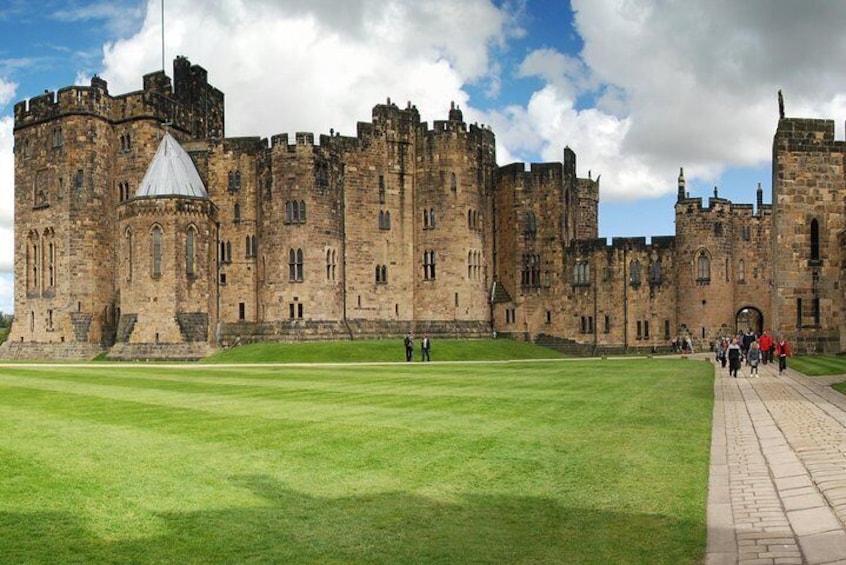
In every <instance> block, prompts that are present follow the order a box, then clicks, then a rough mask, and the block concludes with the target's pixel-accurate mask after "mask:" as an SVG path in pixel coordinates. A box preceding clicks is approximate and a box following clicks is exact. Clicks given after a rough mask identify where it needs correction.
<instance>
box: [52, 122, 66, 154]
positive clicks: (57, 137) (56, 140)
mask: <svg viewBox="0 0 846 565" xmlns="http://www.w3.org/2000/svg"><path fill="white" fill-rule="evenodd" d="M64 143H65V140H64V136H63V134H62V128H60V127H57V128H53V149H57V148H59V147H61V146H62V145H64Z"/></svg>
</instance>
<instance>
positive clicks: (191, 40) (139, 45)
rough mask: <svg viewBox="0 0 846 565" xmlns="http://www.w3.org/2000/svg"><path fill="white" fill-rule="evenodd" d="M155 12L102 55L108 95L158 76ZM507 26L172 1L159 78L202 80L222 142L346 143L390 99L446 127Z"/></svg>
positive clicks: (379, 4) (426, 8) (469, 7)
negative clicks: (341, 138)
mask: <svg viewBox="0 0 846 565" xmlns="http://www.w3.org/2000/svg"><path fill="white" fill-rule="evenodd" d="M155 6H158V0H156V1H155V2H152V1H151V2H150V3H149V4H148V12H147V19H146V20H145V22H144V24H143V26H142V28H141V29H140V30H139V31H138V32H137V33H136V34H134V35H132V36H131V37H128V38H126V39H123V40H119V41H115V42H113V43H110V44H107V45H106V46H105V48H104V69H103V72H102V76H103V77H104V78H106V80H108V81H109V89H110V91H112V92H126V91H130V90H137V89H139V88H140V77H141V76H142V75H143V74H145V73H148V72H150V71H151V70H153V69H157V68H160V67H161V45H160V42H161V27H160V18H159V13H158V10H156V9H154V8H155ZM168 22H170V23H168ZM470 22H472V25H468V23H470ZM512 22H513V20H512V18H511V17H510V16H509V14H508V13H506V12H505V11H503V10H501V9H498V8H496V7H495V6H494V5H493V4H492V3H490V2H487V1H482V0H468V1H465V2H452V1H449V0H432V1H428V2H410V1H404V0H403V1H400V0H395V1H391V2H385V1H383V0H379V1H376V0H351V1H349V2H344V3H341V4H340V5H339V3H337V2H328V1H319V2H305V1H302V2H287V3H277V2H270V1H267V2H257V3H254V2H249V3H247V2H245V1H244V0H233V1H227V2H223V1H215V2H208V3H203V4H202V5H200V6H198V5H197V3H196V2H191V1H189V0H173V1H171V2H169V3H168V4H167V13H166V15H165V25H166V30H167V33H166V44H165V50H166V53H167V57H166V60H167V63H166V64H167V67H168V68H167V69H166V72H167V73H168V74H171V72H170V61H172V59H173V57H174V56H175V55H177V54H183V55H186V56H188V57H189V59H191V61H192V62H194V63H197V64H200V65H202V66H203V67H205V68H206V69H207V70H208V71H209V79H210V81H211V82H212V83H213V84H214V85H215V86H217V87H218V88H220V89H221V90H222V91H223V92H224V93H225V95H226V99H227V108H226V111H227V120H226V123H227V132H226V133H227V135H233V136H237V135H261V136H269V135H273V134H276V133H293V132H295V131H313V132H315V133H324V132H326V133H328V131H329V129H330V128H333V129H335V130H336V131H340V132H341V133H342V134H348V135H354V134H355V126H356V122H357V121H368V120H369V118H370V111H371V109H372V107H373V105H374V104H376V103H379V102H383V101H385V99H386V98H387V97H390V98H391V99H392V100H393V101H394V102H396V103H397V104H399V105H400V106H404V105H405V103H406V102H407V101H411V102H412V103H414V104H415V105H416V106H417V107H418V109H419V110H420V111H421V114H422V116H423V119H426V120H430V121H431V120H433V119H445V117H446V113H447V110H448V108H449V104H450V102H451V101H456V102H458V103H459V104H462V105H464V103H465V102H466V100H467V99H468V95H467V94H466V92H464V91H463V90H462V87H463V86H464V85H465V84H467V83H468V82H469V81H485V80H486V79H487V77H489V76H490V74H491V69H492V68H494V66H495V63H494V62H493V61H492V59H491V57H490V51H489V49H487V48H485V47H486V46H490V45H495V44H497V42H499V41H501V38H502V37H503V36H505V35H507V34H508V33H509V31H508V30H510V29H511V27H510V26H511V24H512ZM223 37H225V38H226V48H225V49H221V46H220V41H221V38H223Z"/></svg>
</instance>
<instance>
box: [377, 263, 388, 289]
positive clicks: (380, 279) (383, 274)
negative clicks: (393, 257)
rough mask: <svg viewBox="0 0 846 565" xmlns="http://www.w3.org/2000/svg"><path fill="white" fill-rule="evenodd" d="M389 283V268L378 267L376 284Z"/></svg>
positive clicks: (384, 266)
mask: <svg viewBox="0 0 846 565" xmlns="http://www.w3.org/2000/svg"><path fill="white" fill-rule="evenodd" d="M387 283H388V266H387V265H376V284H387Z"/></svg>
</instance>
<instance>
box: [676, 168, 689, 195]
mask: <svg viewBox="0 0 846 565" xmlns="http://www.w3.org/2000/svg"><path fill="white" fill-rule="evenodd" d="M685 198H687V190H686V186H685V180H684V167H679V193H678V197H677V200H678V201H681V200H684V199H685Z"/></svg>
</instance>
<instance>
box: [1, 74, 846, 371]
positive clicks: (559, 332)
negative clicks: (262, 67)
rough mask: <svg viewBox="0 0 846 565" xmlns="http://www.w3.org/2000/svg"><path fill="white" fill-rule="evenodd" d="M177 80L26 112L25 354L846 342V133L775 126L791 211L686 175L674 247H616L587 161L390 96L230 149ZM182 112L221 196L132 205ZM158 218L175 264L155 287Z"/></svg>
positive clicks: (198, 91)
mask: <svg viewBox="0 0 846 565" xmlns="http://www.w3.org/2000/svg"><path fill="white" fill-rule="evenodd" d="M174 76H175V80H174V82H173V84H171V81H170V79H169V78H168V77H167V76H165V75H164V73H163V72H159V73H152V74H150V75H147V76H145V77H144V89H143V91H141V92H135V93H129V94H126V95H122V96H117V97H113V96H111V95H110V94H109V93H108V88H107V85H106V83H105V81H103V80H102V79H99V78H97V77H95V78H94V79H92V82H91V86H90V87H71V88H68V89H62V90H60V91H59V92H58V93H55V94H53V93H48V94H45V95H43V96H39V97H36V98H33V99H32V100H30V101H28V102H22V103H19V104H17V105H16V106H15V141H16V150H15V171H16V187H15V210H16V236H15V259H16V261H15V281H16V285H15V312H16V321H15V324H14V326H13V328H12V332H11V336H10V340H11V341H12V342H13V343H14V344H15V345H14V348H15V349H14V353H12V350H11V349H10V348H11V346H6V347H5V349H3V350H0V355H7V356H12V355H14V356H22V355H26V354H27V352H29V353H32V354H36V353H37V354H38V355H43V353H44V351H45V348H48V349H49V344H51V343H53V344H57V345H56V347H57V348H58V345H59V344H69V345H68V346H66V347H64V349H63V351H65V352H66V351H74V350H78V351H82V350H83V349H85V348H84V347H82V344H88V345H92V346H95V347H96V348H97V349H100V348H103V347H108V346H110V345H111V344H112V343H114V342H117V345H116V346H115V348H114V349H113V350H112V351H111V352H110V355H111V356H113V357H114V358H121V359H124V358H132V357H133V356H135V357H138V358H160V357H168V356H172V357H174V358H192V357H193V356H195V355H197V354H198V352H200V351H201V350H203V351H205V350H206V349H204V347H205V345H210V344H214V343H220V344H221V345H224V346H231V345H234V344H238V343H247V342H251V341H292V340H305V339H358V338H390V337H392V336H395V335H401V334H402V333H405V332H406V331H409V330H410V331H415V332H418V333H419V332H429V333H438V334H440V335H444V336H447V335H449V336H452V335H464V336H469V337H480V336H483V335H489V334H490V332H492V331H493V332H497V333H500V334H504V335H509V336H513V337H517V338H521V339H534V338H535V337H537V336H539V335H546V336H551V337H552V338H555V339H561V340H567V341H568V342H570V343H572V344H573V346H574V347H579V348H582V349H584V350H592V351H599V350H602V351H612V350H622V351H627V350H632V351H634V350H637V351H650V350H652V349H658V348H660V347H662V346H665V345H666V344H667V342H668V341H669V339H671V338H672V337H675V336H679V335H690V336H692V337H693V338H694V339H695V341H696V342H697V343H698V344H699V345H704V346H706V347H707V345H708V344H710V343H711V342H713V340H715V339H716V338H717V337H719V336H721V335H727V334H731V333H734V332H735V331H737V330H738V329H742V328H739V324H740V323H741V320H746V319H750V318H748V317H744V316H748V313H749V312H754V313H755V314H756V315H757V316H758V319H759V320H763V322H761V323H762V325H764V326H766V327H767V328H777V331H784V332H787V333H788V334H789V335H790V336H791V337H796V338H798V339H802V340H805V342H807V343H811V342H813V344H814V347H819V348H820V349H829V350H839V349H840V348H842V347H844V346H846V344H843V345H840V344H839V339H840V335H841V334H842V333H843V332H841V325H842V323H843V322H842V320H843V308H844V300H843V298H842V291H841V290H840V289H839V284H840V282H839V281H840V269H841V264H842V261H843V252H842V251H840V249H841V248H842V245H841V243H842V242H841V239H843V237H844V236H842V235H840V234H842V233H843V232H844V227H846V226H844V225H843V223H844V217H846V216H844V210H842V198H841V197H839V196H838V195H840V194H842V193H843V189H844V188H845V187H844V186H843V185H844V170H843V142H836V141H834V140H833V126H832V125H831V123H830V122H827V121H821V120H795V119H782V120H781V121H780V122H779V128H778V132H777V134H776V138H775V141H774V149H773V155H774V176H773V205H772V206H769V205H764V204H763V203H762V197H761V193H760V190H759V193H758V202H757V207H754V206H752V205H750V204H736V203H732V202H730V201H728V200H726V199H723V198H719V197H718V196H717V193H716V191H715V194H714V197H713V198H709V199H708V201H707V206H703V203H702V200H701V199H698V198H689V197H688V195H687V193H686V192H685V187H684V179H683V174H682V175H680V178H679V198H678V200H677V203H676V205H675V218H676V234H675V235H674V236H656V237H653V238H652V240H651V242H650V243H647V242H646V239H645V238H614V239H613V240H612V241H611V243H610V245H609V244H608V242H607V241H606V240H604V239H599V238H597V235H598V233H599V230H598V201H599V187H600V184H599V178H597V179H595V180H594V179H593V178H591V177H590V174H589V175H588V178H587V179H585V178H579V177H578V175H577V170H576V155H575V152H573V151H572V150H571V149H570V148H565V149H564V151H563V155H562V161H561V162H560V163H535V164H531V165H529V166H528V168H527V167H526V165H524V164H522V163H515V164H511V165H507V166H504V167H498V166H497V164H496V155H495V140H494V134H493V133H492V132H491V131H490V130H489V129H487V128H485V127H483V126H478V125H475V124H470V125H468V124H466V123H465V122H464V121H463V115H462V112H461V111H460V110H459V109H458V108H457V107H455V106H454V105H453V106H452V107H451V108H450V110H449V114H448V119H447V120H443V121H436V122H434V123H433V124H432V127H431V128H430V127H429V125H428V124H426V123H425V122H421V121H420V116H419V112H418V111H417V109H416V108H415V107H414V106H413V105H411V104H409V105H408V106H407V107H405V108H400V107H398V106H397V105H396V104H393V103H391V102H390V100H388V102H387V103H385V104H378V105H376V106H375V107H374V109H373V113H372V116H371V121H370V122H361V123H359V124H358V128H357V132H356V135H355V136H353V137H350V136H340V135H337V134H335V133H334V132H330V133H329V135H321V136H319V139H318V141H319V143H315V138H314V135H313V134H311V133H307V132H299V133H296V134H295V136H294V138H293V140H291V141H293V142H291V141H289V137H288V135H287V134H280V135H275V136H273V137H272V138H271V139H270V140H269V142H268V140H266V139H260V138H258V137H245V138H226V137H225V136H224V131H223V126H224V113H223V110H224V107H223V94H222V93H220V92H219V91H218V90H217V89H215V88H214V87H212V86H211V85H209V84H208V82H207V76H206V72H205V70H204V69H202V68H201V67H197V66H194V65H191V64H190V63H189V62H188V61H187V59H184V58H178V59H177V60H176V62H175V63H174ZM164 121H167V122H170V123H171V125H170V126H168V127H169V129H170V130H171V132H172V133H173V135H174V136H175V137H176V138H178V139H179V140H180V142H181V143H182V145H183V147H184V148H185V150H186V151H187V152H188V153H189V155H190V156H191V158H192V160H193V162H194V164H195V166H196V168H197V170H198V172H199V174H200V177H201V178H202V180H203V182H204V184H205V186H206V189H207V191H208V194H209V201H207V202H205V201H204V202H203V203H200V202H191V201H187V200H184V199H152V200H148V201H145V200H142V199H137V198H134V194H135V190H136V189H137V187H138V186H139V183H140V182H141V179H142V178H143V176H144V173H145V171H146V169H147V167H148V166H149V163H150V161H151V159H152V156H153V155H154V153H155V151H156V149H157V147H158V144H159V142H160V141H161V139H162V135H163V128H162V122H164ZM814 221H816V222H817V223H816V225H817V233H818V242H817V243H816V244H815V245H817V247H818V254H819V257H818V258H816V259H811V258H810V256H809V249H810V247H811V243H810V235H809V233H810V226H811V223H812V222H814ZM155 222H158V223H159V225H160V226H161V227H162V228H163V230H164V233H165V234H166V237H165V240H164V247H165V261H164V266H163V271H162V273H161V276H160V277H158V278H156V280H151V279H150V276H149V275H150V273H149V272H148V271H149V269H148V263H149V249H150V241H149V237H150V229H151V226H152V225H153V223H155ZM191 226H193V228H194V229H196V230H197V236H198V248H197V251H198V255H197V257H198V259H197V263H196V272H195V274H194V275H192V276H187V274H186V266H185V256H184V249H185V248H184V242H183V241H182V239H180V238H182V237H184V234H185V232H186V230H187V229H188V228H189V227H191ZM129 232H131V234H132V238H134V239H133V243H132V249H131V252H130V251H129V249H128V248H127V233H129ZM702 261H707V269H705V270H704V271H703V267H702V265H703V263H702ZM130 266H131V271H132V273H131V276H130V275H129V268H130ZM492 292H493V294H491V293H492ZM800 304H801V305H802V306H803V307H802V315H801V317H800V316H799V315H798V312H797V310H798V308H799V305H800ZM744 313H746V314H744ZM152 320H156V324H153V323H152ZM154 328H155V329H154ZM756 329H757V328H756ZM28 344H31V345H28ZM72 344H80V347H82V349H80V348H79V347H78V348H74V347H72V346H71V345H72ZM192 344H193V345H192ZM202 344H205V345H203V346H201V345H202ZM809 347H810V346H809ZM86 351H87V350H86ZM63 354H64V353H63Z"/></svg>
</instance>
